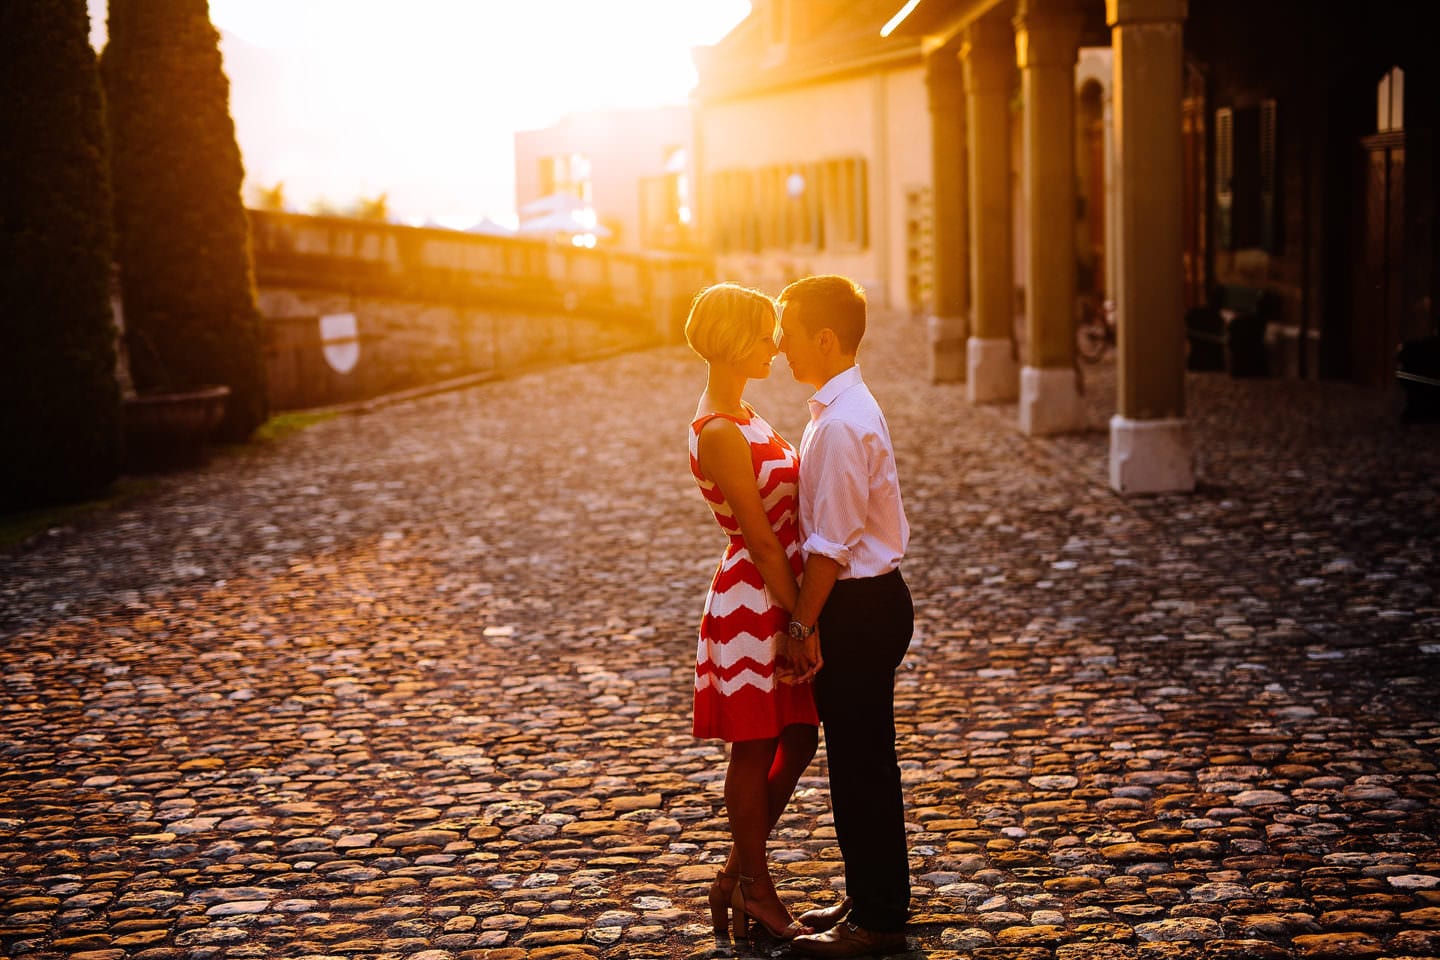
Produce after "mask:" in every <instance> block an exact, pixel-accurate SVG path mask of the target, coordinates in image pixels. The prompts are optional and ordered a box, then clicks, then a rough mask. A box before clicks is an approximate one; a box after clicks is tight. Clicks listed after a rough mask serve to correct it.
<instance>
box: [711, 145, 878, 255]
mask: <svg viewBox="0 0 1440 960" xmlns="http://www.w3.org/2000/svg"><path fill="white" fill-rule="evenodd" d="M866 175H867V171H866V164H865V160H864V159H863V158H858V157H857V158H853V159H845V160H826V161H823V162H820V163H803V164H799V163H792V164H776V165H774V166H768V167H761V168H758V169H752V170H725V171H720V172H718V173H715V174H712V175H711V176H710V178H709V181H708V182H709V184H710V192H709V198H708V206H707V210H708V211H709V229H710V237H711V242H712V243H713V245H714V246H715V249H716V250H718V251H720V252H722V253H723V252H733V251H738V250H748V251H759V250H821V249H841V250H852V249H857V248H860V249H863V248H864V247H865V246H866V245H867V243H868V242H869V238H868V207H867V184H866Z"/></svg>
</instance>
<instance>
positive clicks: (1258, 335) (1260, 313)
mask: <svg viewBox="0 0 1440 960" xmlns="http://www.w3.org/2000/svg"><path fill="white" fill-rule="evenodd" d="M1213 301H1214V302H1213V303H1212V304H1211V305H1210V306H1204V307H1195V308H1193V309H1191V310H1190V311H1189V312H1188V313H1186V314H1185V337H1186V340H1187V342H1188V343H1189V348H1190V349H1189V353H1188V355H1187V359H1186V369H1189V370H1228V371H1229V372H1230V375H1231V376H1233V377H1263V376H1265V375H1266V374H1267V373H1268V372H1269V363H1268V362H1267V360H1266V355H1265V330H1266V328H1267V327H1268V326H1269V325H1270V324H1271V323H1272V322H1274V321H1275V320H1277V319H1279V313H1280V298H1279V297H1278V296H1277V295H1276V294H1275V293H1274V292H1273V291H1270V290H1266V289H1264V288H1261V287H1247V286H1242V285H1240V284H1227V283H1222V284H1219V285H1217V286H1216V287H1215V294H1214V298H1213Z"/></svg>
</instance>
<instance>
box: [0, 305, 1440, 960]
mask: <svg viewBox="0 0 1440 960" xmlns="http://www.w3.org/2000/svg"><path fill="white" fill-rule="evenodd" d="M924 349H925V336H924V327H923V324H921V323H920V322H919V321H915V320H910V319H906V318H895V317H891V318H882V319H879V320H877V321H876V323H875V324H874V330H873V331H872V334H871V343H870V346H869V348H868V351H869V354H870V355H869V357H868V358H867V357H862V360H863V361H864V365H865V369H866V371H867V375H868V376H869V378H870V380H871V381H872V384H873V386H874V388H875V391H876V393H877V394H878V395H879V396H880V398H881V400H882V402H883V403H884V404H885V406H886V408H887V410H888V412H889V418H890V422H891V424H892V428H893V431H894V434H895V437H896V440H897V446H898V457H899V460H900V467H901V476H902V481H903V484H904V488H905V494H906V498H907V505H908V508H909V511H910V517H911V520H912V524H913V527H914V538H913V544H912V550H911V556H910V558H909V560H908V561H907V565H906V573H907V577H908V579H909V580H910V583H911V586H912V589H913V591H914V593H915V596H916V600H917V616H918V621H917V634H916V637H915V640H914V643H913V645H912V647H911V652H910V655H909V657H908V659H907V661H906V663H905V666H904V668H903V669H902V672H901V675H900V678H899V682H898V698H899V715H900V752H901V757H902V762H903V766H904V778H905V782H906V786H907V802H908V820H909V824H910V830H911V835H910V842H911V855H912V864H913V875H914V878H915V882H914V892H915V898H914V910H915V923H914V925H913V928H912V931H911V937H910V943H911V945H912V947H913V948H914V949H913V953H912V956H915V957H926V958H931V960H942V958H958V957H976V958H986V960H1092V958H1093V960H1112V958H1113V960H1118V958H1136V960H1170V958H1177V960H1183V958H1196V960H1232V958H1242V957H1255V958H1262V960H1268V958H1296V960H1321V958H1365V957H1409V956H1440V780H1437V755H1440V692H1437V689H1440V688H1437V682H1440V597H1437V594H1436V588H1437V580H1440V578H1437V570H1440V564H1437V556H1436V554H1437V543H1440V498H1437V486H1440V484H1437V478H1440V442H1437V441H1440V428H1436V427H1406V428H1401V427H1399V426H1396V425H1395V424H1394V422H1393V421H1394V417H1393V415H1392V413H1393V412H1392V411H1391V410H1390V409H1389V408H1388V407H1387V405H1386V403H1385V402H1384V401H1383V400H1382V399H1381V398H1377V397H1374V396H1372V395H1370V394H1368V393H1366V392H1364V391H1361V390H1357V389H1354V388H1350V387H1346V386H1343V385H1337V384H1326V385H1316V384H1313V383H1282V382H1274V381H1254V382H1239V381H1232V380H1230V379H1229V378H1227V377H1224V376H1220V375H1199V376H1194V377H1192V379H1191V384H1190V397H1191V407H1192V409H1191V414H1192V422H1193V426H1194V429H1195V431H1196V435H1197V438H1198V446H1199V451H1200V464H1199V470H1200V477H1201V480H1202V485H1201V488H1200V490H1199V492H1197V493H1196V494H1195V495H1193V496H1173V497H1155V498H1147V499H1129V500H1122V499H1119V498H1117V497H1115V496H1113V495H1112V494H1111V493H1110V492H1109V491H1108V488H1107V487H1106V486H1105V484H1104V469H1105V464H1104V451H1105V447H1106V442H1107V438H1106V434H1105V433H1104V431H1103V426H1104V423H1105V420H1106V417H1107V415H1108V412H1109V409H1110V406H1111V405H1112V404H1113V397H1114V383H1113V369H1110V368H1106V367H1103V366H1102V367H1097V368H1085V373H1086V375H1087V380H1088V383H1087V401H1088V402H1089V404H1090V407H1091V411H1090V415H1091V419H1092V423H1093V426H1094V427H1095V428H1096V429H1095V430H1094V431H1092V432H1089V433H1084V434H1079V435H1075V436H1070V437H1064V438H1053V439H1045V440H1032V439H1028V438H1025V437H1023V436H1022V435H1020V434H1019V433H1018V432H1017V431H1016V429H1015V428H1014V426H1013V423H1014V409H1013V407H1012V408H1004V407H1001V408H994V409H974V408H971V407H968V406H967V405H966V404H965V403H964V402H963V400H962V399H961V391H960V389H959V388H956V387H936V386H931V385H929V384H927V383H925V382H924V374H923V371H924V370H925V359H924ZM702 372H703V370H702V367H701V365H700V364H699V363H698V361H696V360H694V359H693V358H691V357H690V356H689V354H688V353H687V352H686V351H685V350H684V349H683V348H678V347H677V348H667V349H663V350H659V351H652V352H649V353H644V354H639V355H633V356H625V357H616V358H612V359H609V360H605V361H601V362H598V363H594V364H590V365H585V366H577V367H572V368H567V369H559V370H551V371H548V372H542V373H536V374H531V375H528V376H525V377H523V378H519V379H515V380H511V381H508V382H498V383H492V384H487V385H483V386H478V387H474V388H471V389H468V390H464V391H459V392H454V393H449V394H444V395H440V396H434V397H430V398H426V399H423V400H417V401H413V402H409V403H404V404H398V405H394V406H390V407H387V408H384V409H382V410H379V411H376V412H373V413H370V414H368V415H365V416H354V417H343V418H339V419H335V420H331V421H328V422H325V423H322V424H319V425H317V426H315V427H312V428H310V429H308V430H306V431H304V432H302V433H300V434H296V435H293V436H290V437H288V438H286V439H284V440H283V441H279V442H277V443H274V444H272V445H269V446H266V447H262V448H258V449H253V450H247V451H245V452H241V453H232V454H226V455H224V456H222V457H219V458H217V459H216V460H215V461H214V462H212V463H211V464H210V465H209V466H208V467H207V468H205V469H202V470H199V471H197V472H193V473H190V474H185V475H178V476H173V477H169V478H165V479H164V480H162V481H161V482H160V483H159V484H158V486H157V487H156V489H155V490H154V491H153V492H152V493H149V494H147V495H145V496H144V497H143V498H142V499H140V500H138V501H135V502H132V503H129V504H128V505H125V506H123V507H120V508H116V509H113V510H110V511H108V512H103V513H100V514H97V515H94V516H92V517H91V518H89V519H87V520H85V521H83V522H80V523H77V524H76V525H75V526H73V527H66V528H61V529H56V530H52V531H50V532H49V533H48V534H46V535H42V536H41V537H40V538H38V539H37V540H36V541H33V542H32V543H30V544H28V545H26V546H24V547H21V548H17V549H15V550H11V551H9V552H7V553H5V554H0V953H3V955H6V956H26V957H31V958H42V957H43V958H49V957H62V956H64V957H79V958H94V960H99V958H104V960H109V958H121V957H127V958H129V957H133V958H137V960H139V958H153V960H169V958H181V957H195V958H221V960H240V958H254V957H272V956H274V957H309V958H322V957H345V958H380V957H405V958H411V960H441V958H477V960H478V958H490V960H507V958H518V957H534V958H542V957H572V956H574V957H579V956H589V957H597V958H608V957H634V958H642V957H701V956H707V955H715V954H720V953H725V952H727V951H728V950H729V949H730V948H729V946H728V945H727V944H725V943H723V942H717V941H716V939H715V938H714V937H713V936H712V935H711V933H710V931H709V929H708V920H707V917H706V916H705V914H704V911H703V905H702V903H701V902H700V899H699V898H700V897H702V896H703V892H704V889H705V886H706V884H707V883H708V882H709V880H710V878H711V877H712V876H713V874H714V871H715V869H716V865H717V863H719V862H720V861H721V860H722V859H723V857H724V855H725V852H726V842H725V829H724V819H723V809H722V795H721V780H722V777H723V771H724V756H725V755H724V752H723V749H722V748H721V747H720V746H719V745H717V744H715V743H710V742H697V741H695V740H693V739H692V738H691V737H690V736H689V703H690V684H691V664H692V659H691V658H692V656H693V643H694V641H693V637H694V630H695V625H696V623H697V620H698V617H699V611H700V605H701V599H702V595H703V592H704V589H705V585H706V583H707V581H708V578H709V575H710V573H711V571H712V570H713V567H714V564H715V562H716V561H717V559H718V558H719V555H720V553H721V551H722V549H723V546H724V540H723V537H722V536H721V535H720V533H719V531H718V530H717V529H716V528H715V527H714V525H713V521H712V520H711V519H710V518H709V516H708V514H707V512H706V509H705V507H704V505H703V503H702V502H701V499H700V497H699V496H698V495H697V494H696V492H695V491H694V489H693V487H692V485H691V481H690V479H689V477H688V475H687V471H686V466H685V454H684V430H685V425H686V423H687V421H688V419H689V415H690V413H691V411H692V410H693V405H694V400H695V397H696V395H697V394H698V392H699V389H700V383H701V376H702ZM805 395H806V391H805V390H804V389H803V388H801V387H798V386H797V385H795V384H794V383H793V382H791V381H790V378H789V375H788V372H787V371H786V370H785V368H784V365H783V363H780V364H777V370H776V374H775V375H774V376H773V377H772V378H771V380H770V381H768V382H766V383H764V384H760V385H757V388H756V389H755V390H754V391H753V395H752V399H753V400H754V401H755V402H756V404H757V405H758V406H759V407H760V408H761V409H762V410H763V411H765V412H766V413H767V415H769V416H770V419H771V420H772V421H773V422H775V423H776V425H777V426H778V427H780V428H781V429H782V431H783V432H785V433H786V434H787V435H789V436H791V437H792V438H798V436H799V432H800V428H801V426H802V423H803V417H804V415H805V413H804V403H803V401H804V397H805ZM824 774H825V766H824V755H823V751H822V754H821V755H820V757H818V758H817V761H816V764H815V765H814V767H813V768H812V770H811V771H810V775H809V776H807V778H806V779H805V780H804V781H803V782H802V784H801V787H800V789H799V791H798V793H797V796H796V798H795V802H794V805H793V807H792V809H791V811H790V812H789V813H787V814H786V816H785V817H784V819H783V820H782V822H781V824H780V827H779V829H778V833H777V835H776V837H775V840H774V842H773V845H772V856H773V860H774V863H775V873H776V877H777V881H778V882H779V884H780V886H781V889H782V891H783V895H784V896H785V897H786V898H788V899H789V900H790V901H791V902H792V903H793V904H794V906H795V907H796V908H797V909H800V908H803V907H805V906H807V905H817V904H824V903H829V902H832V901H833V899H834V898H835V897H836V896H837V890H838V887H839V885H840V877H841V864H840V862H839V858H838V851H837V849H836V847H835V843H834V832H833V828H832V826H831V825H830V822H829V819H828V816H827V809H828V802H827V796H826V791H825V778H824ZM738 952H740V953H741V954H749V955H754V954H757V953H758V954H761V955H784V954H786V953H787V949H786V948H784V947H781V946H777V945H774V944H770V943H765V942H761V943H759V944H757V945H755V946H752V947H746V946H744V945H741V947H740V949H739V951H738Z"/></svg>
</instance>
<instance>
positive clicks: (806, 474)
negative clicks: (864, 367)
mask: <svg viewBox="0 0 1440 960" xmlns="http://www.w3.org/2000/svg"><path fill="white" fill-rule="evenodd" d="M800 536H801V538H802V542H801V545H800V550H801V553H802V554H803V555H804V556H805V557H806V558H808V557H809V556H810V555H811V554H812V553H818V554H820V555H821V556H825V557H829V558H830V559H831V560H834V561H835V562H836V563H838V564H839V565H840V567H841V570H840V579H841V580H854V579H859V578H861V577H878V576H880V575H881V574H885V573H889V572H890V571H891V570H894V569H895V568H896V567H898V566H899V565H900V558H901V557H903V556H904V555H905V548H906V546H908V545H909V543H910V523H909V522H908V521H907V520H906V519H905V505H904V504H903V503H901V501H900V477H899V474H897V473H896V471H895V447H894V445H893V444H892V443H891V442H890V427H889V425H887V424H886V423H885V415H884V414H883V413H881V412H880V405H879V404H878V403H876V402H875V397H874V396H873V395H872V394H871V393H870V388H869V387H867V386H865V381H864V380H862V379H861V378H860V368H859V367H858V366H852V367H850V368H848V369H846V370H844V371H842V372H841V373H838V374H836V375H835V376H834V377H832V378H830V380H829V381H827V382H826V384H825V385H824V386H823V387H821V388H820V389H819V390H817V391H815V395H814V396H812V397H811V398H810V422H809V423H808V424H807V425H806V426H805V433H804V435H803V436H802V437H801V438H800Z"/></svg>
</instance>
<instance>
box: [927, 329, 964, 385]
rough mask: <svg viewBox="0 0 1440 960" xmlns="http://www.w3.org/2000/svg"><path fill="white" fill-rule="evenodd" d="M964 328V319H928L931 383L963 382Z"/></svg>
mask: <svg viewBox="0 0 1440 960" xmlns="http://www.w3.org/2000/svg"><path fill="white" fill-rule="evenodd" d="M965 326H966V324H965V318H964V317H931V318H930V321H929V328H930V382H931V383H962V382H963V381H964V380H965Z"/></svg>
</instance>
